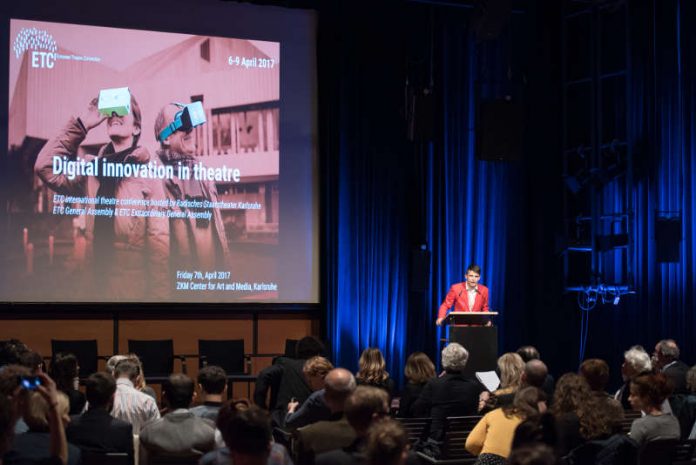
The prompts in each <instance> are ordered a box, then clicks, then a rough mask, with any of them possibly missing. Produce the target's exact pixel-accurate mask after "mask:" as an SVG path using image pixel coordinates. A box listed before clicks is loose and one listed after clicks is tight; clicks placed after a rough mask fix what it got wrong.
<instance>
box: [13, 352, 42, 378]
mask: <svg viewBox="0 0 696 465" xmlns="http://www.w3.org/2000/svg"><path fill="white" fill-rule="evenodd" d="M19 364H20V365H22V366H23V367H27V368H29V369H30V370H31V372H32V373H41V372H43V371H46V370H44V367H45V365H44V361H43V357H42V356H41V354H40V353H38V352H35V351H33V350H26V351H24V352H22V353H21V354H20V355H19Z"/></svg>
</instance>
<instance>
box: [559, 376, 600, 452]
mask: <svg viewBox="0 0 696 465" xmlns="http://www.w3.org/2000/svg"><path fill="white" fill-rule="evenodd" d="M600 410H601V407H600V405H599V403H598V402H597V400H596V398H595V397H594V396H593V395H592V391H591V390H590V386H589V385H588V384H587V381H585V378H583V377H582V376H580V375H577V374H575V373H566V374H565V375H563V376H561V377H560V378H559V380H558V383H556V391H555V393H554V396H553V404H552V405H551V412H552V413H553V416H554V419H555V421H556V431H557V435H558V442H557V450H558V453H559V455H560V456H563V455H565V454H566V453H568V452H569V451H570V450H571V449H574V448H575V447H577V446H579V445H580V444H582V443H584V442H585V441H587V440H590V439H603V438H607V437H609V436H610V435H611V434H612V432H613V427H614V423H613V421H612V419H610V418H609V417H608V416H607V415H606V414H605V413H603V412H601V411H600Z"/></svg>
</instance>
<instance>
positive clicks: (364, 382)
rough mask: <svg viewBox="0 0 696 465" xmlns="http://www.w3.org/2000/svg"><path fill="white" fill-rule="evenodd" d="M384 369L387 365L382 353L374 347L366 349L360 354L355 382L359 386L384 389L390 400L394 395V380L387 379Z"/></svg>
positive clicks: (387, 375) (387, 374)
mask: <svg viewBox="0 0 696 465" xmlns="http://www.w3.org/2000/svg"><path fill="white" fill-rule="evenodd" d="M386 368H387V364H386V362H385V361H384V357H383V356H382V352H381V351H380V350H379V349H378V348H376V347H368V348H367V349H365V350H363V352H362V354H360V360H359V361H358V373H357V374H356V375H355V381H356V382H357V383H358V385H359V386H374V387H376V388H380V389H384V390H385V391H387V394H389V397H390V398H391V396H392V394H393V393H394V380H392V379H391V378H390V377H389V373H388V372H387V369H386Z"/></svg>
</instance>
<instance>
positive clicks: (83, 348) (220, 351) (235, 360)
mask: <svg viewBox="0 0 696 465" xmlns="http://www.w3.org/2000/svg"><path fill="white" fill-rule="evenodd" d="M296 345H297V340H294V339H288V340H286V341H285V355H286V356H294V353H295V347H296ZM51 351H52V353H53V354H57V353H60V352H69V353H72V354H74V355H75V356H76V357H77V359H78V362H79V364H80V377H81V378H86V377H88V376H89V375H91V374H92V373H94V372H96V371H98V368H97V364H98V361H99V359H108V358H109V357H108V356H99V355H98V354H99V351H98V347H97V341H96V339H92V340H57V339H53V340H51ZM128 352H129V353H135V354H137V355H138V357H139V358H140V360H141V362H142V364H143V370H144V372H145V376H146V380H147V381H148V382H150V383H159V382H162V381H164V380H165V379H167V378H168V377H169V375H170V374H171V373H173V372H174V360H175V359H178V360H181V362H182V371H183V372H184V373H186V361H187V359H188V358H198V365H199V367H204V366H206V365H217V366H219V367H221V368H222V369H224V370H225V371H226V372H227V373H228V375H230V376H232V377H234V376H237V375H249V374H250V370H249V366H250V363H249V362H250V356H249V355H248V354H246V352H245V348H244V339H228V340H210V339H199V340H198V353H197V354H175V353H174V341H173V340H172V339H164V340H134V339H129V340H128Z"/></svg>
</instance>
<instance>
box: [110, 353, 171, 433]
mask: <svg viewBox="0 0 696 465" xmlns="http://www.w3.org/2000/svg"><path fill="white" fill-rule="evenodd" d="M138 375H140V367H139V366H138V364H137V363H135V362H134V361H132V360H129V359H124V360H121V361H120V362H118V364H117V365H116V367H115V369H114V378H116V395H115V396H114V405H113V407H112V409H111V415H112V416H113V417H114V418H118V419H119V420H123V421H125V422H128V423H130V424H131V425H133V434H140V430H141V429H142V428H143V427H144V426H145V425H146V424H147V423H148V422H151V421H154V420H157V419H158V418H159V417H160V413H159V409H158V408H157V403H156V402H155V399H153V398H152V397H150V396H148V395H147V394H143V393H142V392H140V391H139V390H137V389H136V388H135V384H134V383H135V381H136V380H137V379H138Z"/></svg>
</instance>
